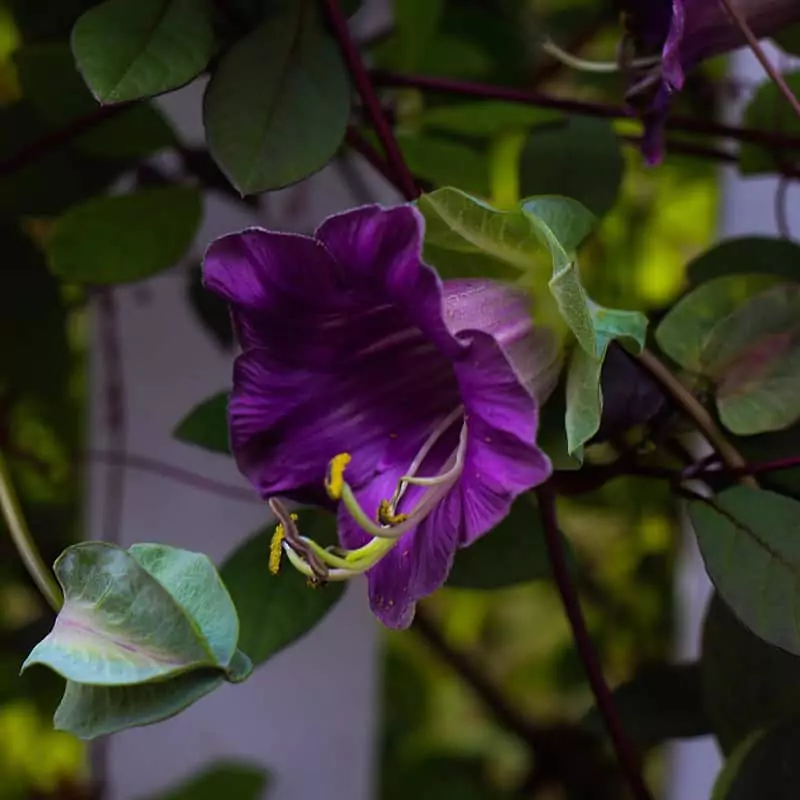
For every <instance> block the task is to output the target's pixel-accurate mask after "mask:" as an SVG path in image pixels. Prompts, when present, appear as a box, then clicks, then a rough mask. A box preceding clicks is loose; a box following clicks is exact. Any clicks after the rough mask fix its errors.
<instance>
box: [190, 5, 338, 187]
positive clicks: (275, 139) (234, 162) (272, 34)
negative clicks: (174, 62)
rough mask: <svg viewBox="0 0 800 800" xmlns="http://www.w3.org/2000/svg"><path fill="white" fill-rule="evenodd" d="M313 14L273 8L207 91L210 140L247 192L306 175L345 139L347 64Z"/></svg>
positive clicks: (297, 7) (230, 175) (214, 151)
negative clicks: (344, 63) (345, 66)
mask: <svg viewBox="0 0 800 800" xmlns="http://www.w3.org/2000/svg"><path fill="white" fill-rule="evenodd" d="M312 12H313V9H311V10H309V6H308V4H305V3H297V4H293V6H292V8H290V9H288V10H283V11H281V10H280V9H278V10H276V11H274V12H272V13H270V15H269V16H268V17H267V19H266V21H265V22H264V23H263V24H262V25H261V26H260V27H258V28H257V29H256V30H254V31H253V32H252V33H250V34H249V35H248V36H246V37H245V38H244V39H242V40H241V41H239V42H238V43H237V44H236V45H234V47H233V48H231V50H230V51H229V52H228V53H227V54H226V55H225V57H224V58H223V60H222V62H221V63H220V65H219V68H218V69H217V71H216V72H215V74H214V77H213V78H212V79H211V83H209V85H208V89H207V90H206V95H205V101H204V105H203V117H204V122H205V129H206V138H207V140H208V146H209V148H210V150H211V154H212V155H213V156H214V159H215V160H216V162H217V163H218V164H219V166H220V168H221V169H222V171H223V172H224V173H225V174H226V175H227V176H228V178H229V180H230V181H231V183H232V184H233V185H234V186H235V187H236V188H237V189H238V190H239V191H240V192H241V193H242V194H253V193H256V192H263V191H266V190H268V189H277V188H279V187H281V186H286V185H287V184H290V183H294V182H296V181H299V180H302V179H303V178H305V177H307V176H308V175H310V174H311V173H313V172H316V171H317V170H318V169H320V168H321V167H323V166H324V165H325V164H326V163H327V161H328V160H329V159H330V158H331V157H332V156H333V154H334V153H335V152H336V150H337V149H338V148H339V145H340V144H341V142H342V139H343V138H344V133H345V129H346V127H347V121H348V118H349V116H350V92H349V87H348V83H347V77H346V73H345V69H344V65H343V64H342V60H341V58H340V56H339V51H338V49H337V47H336V45H335V43H334V42H333V41H332V40H331V38H330V37H329V36H328V34H327V33H326V32H325V30H324V29H323V28H322V27H321V26H320V24H319V22H318V21H317V19H316V16H315V15H314V14H313V13H312Z"/></svg>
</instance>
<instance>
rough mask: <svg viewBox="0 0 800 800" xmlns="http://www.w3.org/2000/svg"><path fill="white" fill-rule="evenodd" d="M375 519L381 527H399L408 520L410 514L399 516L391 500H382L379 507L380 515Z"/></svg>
mask: <svg viewBox="0 0 800 800" xmlns="http://www.w3.org/2000/svg"><path fill="white" fill-rule="evenodd" d="M375 518H376V519H377V520H378V522H379V523H380V524H381V525H399V524H400V523H401V522H405V521H406V520H407V519H408V514H398V513H396V512H395V510H394V508H392V503H391V501H389V500H381V502H380V505H379V506H378V513H377V514H376V515H375Z"/></svg>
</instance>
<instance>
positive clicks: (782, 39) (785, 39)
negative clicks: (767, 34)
mask: <svg viewBox="0 0 800 800" xmlns="http://www.w3.org/2000/svg"><path fill="white" fill-rule="evenodd" d="M772 38H773V39H774V40H775V43H776V44H778V45H779V46H780V48H781V49H782V50H783V51H784V52H786V53H791V54H793V55H796V56H798V55H800V25H797V24H795V25H790V26H789V27H788V28H785V29H784V30H780V31H777V32H776V33H775V34H773V37H772Z"/></svg>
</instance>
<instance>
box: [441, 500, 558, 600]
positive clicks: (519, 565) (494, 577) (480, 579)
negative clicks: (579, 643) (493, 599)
mask: <svg viewBox="0 0 800 800" xmlns="http://www.w3.org/2000/svg"><path fill="white" fill-rule="evenodd" d="M565 544H566V543H565ZM551 574H552V573H551V571H550V562H549V560H548V557H547V547H546V546H545V542H544V531H543V529H542V522H541V519H540V517H539V510H538V509H537V508H536V505H535V503H532V502H531V501H530V499H529V498H528V497H520V498H519V499H518V500H517V501H516V502H515V503H514V505H513V506H512V507H511V512H510V513H509V515H508V516H507V517H506V518H505V519H504V520H503V521H502V522H501V523H500V524H499V525H498V526H497V527H496V528H495V529H494V530H492V531H490V532H489V533H487V534H486V535H485V536H483V537H481V538H480V539H478V541H477V542H475V544H473V545H471V546H470V547H466V548H464V549H463V550H459V551H458V553H457V554H456V558H455V561H454V562H453V568H452V570H451V571H450V577H449V578H448V579H447V584H446V585H447V586H449V587H451V588H457V589H501V588H503V587H505V586H515V585H517V584H520V583H527V582H528V581H535V580H541V579H546V578H549V577H550V576H551Z"/></svg>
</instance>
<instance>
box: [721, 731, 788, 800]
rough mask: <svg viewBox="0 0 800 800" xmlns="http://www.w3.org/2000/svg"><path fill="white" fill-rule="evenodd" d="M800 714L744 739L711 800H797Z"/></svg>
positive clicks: (724, 770) (723, 773)
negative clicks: (799, 716)
mask: <svg viewBox="0 0 800 800" xmlns="http://www.w3.org/2000/svg"><path fill="white" fill-rule="evenodd" d="M798 748H800V718H798V717H793V718H791V719H787V720H784V721H782V722H780V723H779V724H777V725H775V726H774V727H772V728H770V729H769V730H767V731H758V732H756V733H754V734H753V735H752V736H751V737H750V738H748V739H746V740H745V741H743V742H742V743H741V744H740V745H739V747H737V748H736V750H735V751H734V752H733V754H732V755H731V757H730V758H729V759H728V762H727V763H726V765H725V767H724V769H723V770H722V772H721V773H720V775H719V777H718V778H717V782H716V783H715V785H714V791H713V793H712V795H711V800H795V799H796V797H797V787H798V786H800V760H799V759H798V758H797V750H798Z"/></svg>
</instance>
